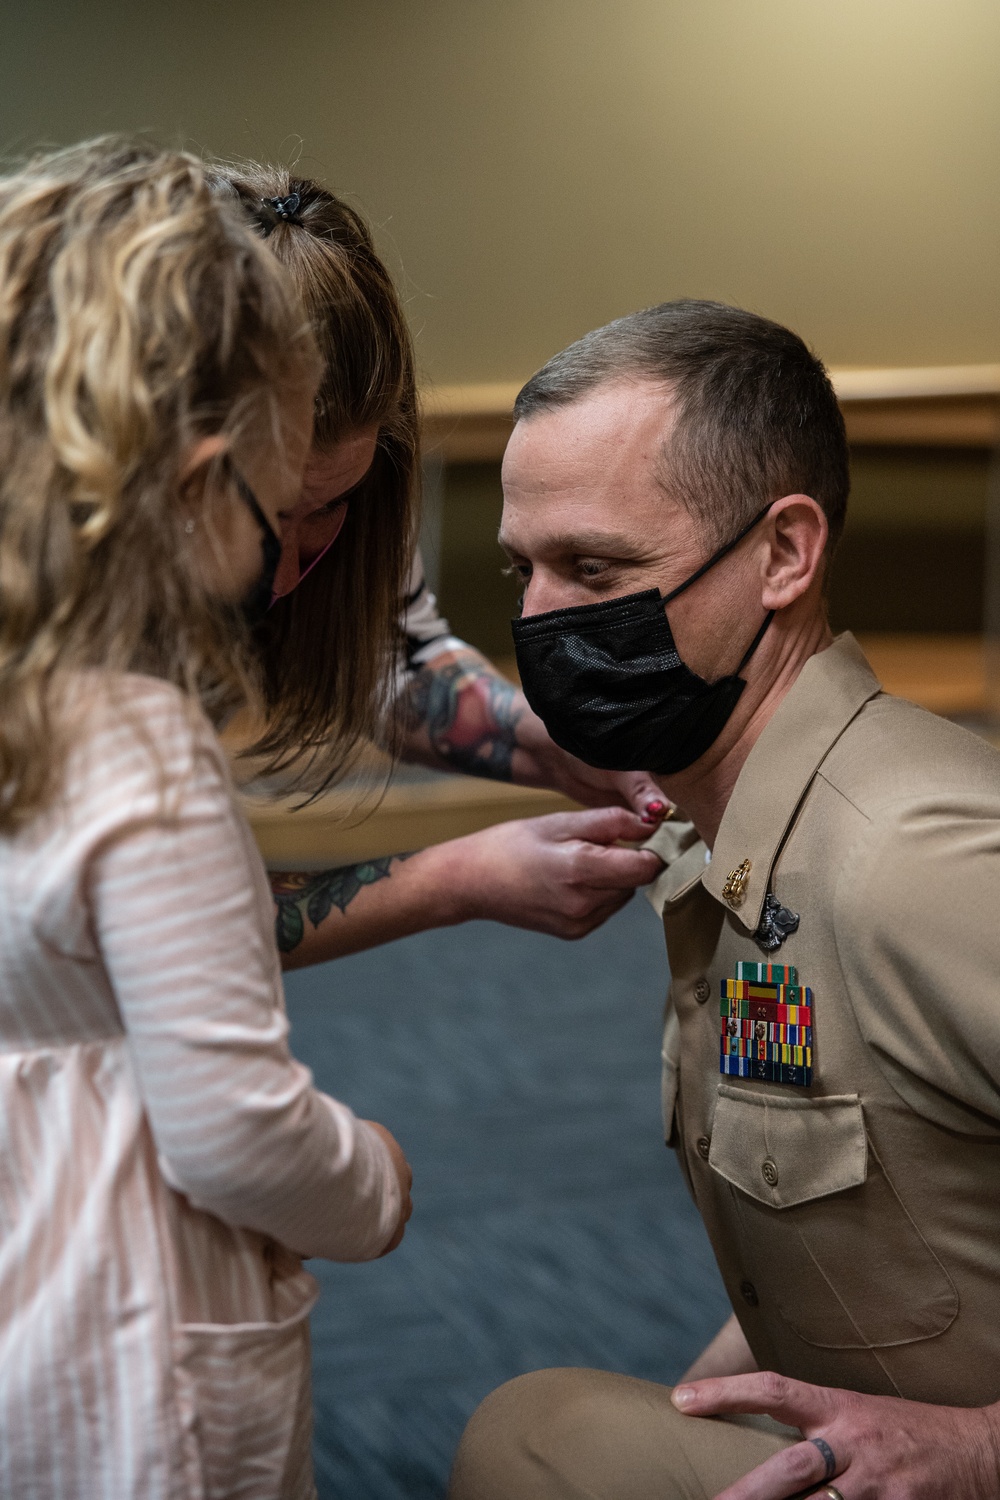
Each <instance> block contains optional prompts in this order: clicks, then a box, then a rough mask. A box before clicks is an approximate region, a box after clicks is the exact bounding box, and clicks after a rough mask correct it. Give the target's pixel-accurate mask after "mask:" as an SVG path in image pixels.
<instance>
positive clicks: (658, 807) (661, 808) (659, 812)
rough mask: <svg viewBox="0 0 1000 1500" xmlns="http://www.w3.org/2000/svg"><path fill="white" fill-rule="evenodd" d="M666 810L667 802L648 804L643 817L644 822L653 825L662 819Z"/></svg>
mask: <svg viewBox="0 0 1000 1500" xmlns="http://www.w3.org/2000/svg"><path fill="white" fill-rule="evenodd" d="M666 810H667V804H666V803H665V802H647V803H646V811H645V814H644V815H643V822H644V823H652V822H653V821H655V820H658V819H660V818H662V817H663V814H664V813H665V812H666Z"/></svg>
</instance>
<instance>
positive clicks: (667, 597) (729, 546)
mask: <svg viewBox="0 0 1000 1500" xmlns="http://www.w3.org/2000/svg"><path fill="white" fill-rule="evenodd" d="M773 504H774V501H773V500H769V501H768V502H767V504H766V505H765V506H764V509H763V510H759V511H758V512H757V514H756V515H755V516H754V518H753V520H752V521H748V522H747V524H746V526H744V528H743V530H742V531H738V532H737V533H736V535H735V536H734V537H733V539H732V541H731V542H727V543H726V545H725V546H724V547H720V548H719V550H718V552H714V553H713V554H712V556H711V557H710V558H709V559H708V562H706V563H702V565H701V567H700V568H699V569H698V571H697V572H696V573H692V574H691V577H690V578H685V580H684V582H683V583H681V584H678V585H677V587H676V588H675V589H671V591H670V593H669V594H664V596H663V603H664V606H666V605H668V604H669V603H670V601H671V599H676V598H677V595H678V594H683V592H684V590H685V589H689V588H690V587H691V585H692V584H693V583H697V582H698V579H699V578H701V577H703V576H704V574H705V573H707V572H708V570H709V568H714V567H715V565H716V563H717V562H721V561H722V559H723V558H724V557H725V556H726V555H727V553H729V552H732V550H733V548H734V547H738V546H739V544H740V542H742V540H743V538H744V537H745V536H749V535H750V533H751V531H753V529H754V527H755V526H756V525H757V522H758V521H762V520H763V519H764V517H765V516H766V515H767V513H768V511H769V510H770V509H771V506H772V505H773ZM773 619H774V610H773V609H769V610H768V612H767V614H766V615H765V616H764V623H763V625H762V626H761V627H760V629H759V630H758V632H757V634H756V635H755V636H754V638H753V640H752V641H751V642H750V645H749V646H748V647H747V649H746V651H745V652H744V655H743V659H742V660H741V662H740V664H739V666H738V667H737V668H736V671H735V672H734V673H733V676H734V677H738V676H739V675H740V673H741V672H742V671H743V668H744V667H745V666H746V664H747V662H748V661H749V660H750V658H751V656H753V654H754V652H755V651H756V649H757V647H758V646H759V645H760V643H761V641H762V640H763V639H764V636H765V634H766V633H767V627H768V626H769V625H770V623H771V621H772V620H773Z"/></svg>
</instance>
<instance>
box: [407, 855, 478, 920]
mask: <svg viewBox="0 0 1000 1500" xmlns="http://www.w3.org/2000/svg"><path fill="white" fill-rule="evenodd" d="M480 841H481V835H480V834H475V833H473V834H466V835H465V836H464V837H462V838H457V839H449V840H448V841H447V842H446V843H443V844H431V845H430V846H429V847H428V848H426V849H423V850H421V852H420V855H419V856H418V858H419V861H420V869H419V874H420V880H419V885H418V888H417V889H418V892H419V899H420V903H421V906H422V908H423V911H422V915H423V918H424V920H425V921H426V925H427V926H428V927H452V926H455V925H457V924H458V923H459V922H469V921H472V920H473V919H475V918H477V917H484V916H487V915H488V912H487V911H486V910H485V903H484V901H483V898H482V880H481V871H482V861H481V859H480V858H479V853H478V843H479V842H480Z"/></svg>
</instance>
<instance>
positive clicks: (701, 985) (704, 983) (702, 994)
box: [694, 979, 712, 1005]
mask: <svg viewBox="0 0 1000 1500" xmlns="http://www.w3.org/2000/svg"><path fill="white" fill-rule="evenodd" d="M711 993H712V986H711V985H710V984H709V982H708V980H707V979H699V980H698V981H697V982H696V983H695V987H694V998H695V999H696V1000H697V1002H698V1004H699V1005H704V1004H705V1002H706V1000H708V998H709V997H710V995H711Z"/></svg>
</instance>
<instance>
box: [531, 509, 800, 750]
mask: <svg viewBox="0 0 1000 1500" xmlns="http://www.w3.org/2000/svg"><path fill="white" fill-rule="evenodd" d="M770 508H771V507H770V506H769V505H768V506H765V507H764V509H763V510H762V511H760V512H759V514H758V515H756V516H754V518H753V520H752V521H751V522H750V524H749V526H744V528H743V530H742V531H741V532H740V533H739V535H738V536H735V537H733V539H732V541H731V542H727V543H726V545H725V546H724V547H720V549H719V551H718V552H716V553H714V554H713V555H712V556H711V557H710V558H709V559H708V562H706V563H704V564H703V565H702V566H701V567H700V568H699V569H698V570H697V572H695V573H692V574H691V577H690V578H686V579H685V580H684V582H683V583H682V584H680V585H679V586H678V587H677V588H675V589H673V590H672V591H671V592H670V593H669V594H667V595H666V596H661V594H660V591H659V589H645V590H644V591H643V592H642V593H639V594H626V595H625V597H624V598H621V599H606V600H604V601H603V602H602V603H600V604H582V605H578V606H577V607H575V608H572V609H554V610H551V611H550V612H549V613H548V614H544V615H531V616H530V617H529V618H528V619H526V620H514V621H513V622H512V629H513V632H514V647H515V650H516V652H517V665H518V670H519V671H520V674H521V686H522V687H523V689H524V696H525V697H526V698H527V700H528V703H529V704H530V705H531V707H532V708H533V709H534V711H535V713H536V714H537V715H538V717H539V718H540V719H541V720H542V723H543V724H544V725H545V727H546V729H547V730H548V732H549V734H550V735H551V737H552V739H553V740H554V741H555V742H556V744H557V745H559V746H560V747H561V748H562V749H563V750H567V751H569V753H570V754H571V755H576V756H578V757H579V759H580V760H582V761H585V762H586V763H587V765H589V766H597V767H599V768H600V769H601V770H604V771H652V772H654V773H656V774H659V775H662V776H672V775H673V774H674V773H675V772H676V771H683V770H685V769H686V768H687V767H688V766H690V765H692V764H693V763H694V762H695V761H696V760H698V758H699V757H700V756H702V755H704V753H705V751H706V750H707V749H708V748H709V746H710V745H712V744H713V743H714V741H715V740H716V739H718V737H719V735H720V734H721V732H722V729H723V726H724V725H725V723H726V721H727V719H728V718H729V716H730V714H731V713H732V711H733V709H734V708H735V707H736V703H737V700H738V699H739V696H740V694H741V693H742V691H743V689H744V688H745V687H746V682H745V681H744V680H743V678H742V677H740V675H739V674H740V673H741V672H742V670H743V668H744V667H745V666H746V664H747V662H748V661H749V660H750V658H751V656H752V655H753V653H754V652H755V651H756V649H757V647H758V646H759V645H760V642H761V640H762V639H763V636H764V632H765V631H766V630H767V627H768V626H769V625H770V623H771V621H772V620H773V618H774V611H773V610H771V611H770V612H769V613H768V615H767V616H766V618H765V620H764V623H763V624H762V625H761V627H760V629H759V630H758V632H757V634H756V635H755V636H754V638H753V640H752V641H751V642H750V645H749V647H748V648H747V650H746V652H745V653H744V655H743V659H742V661H741V662H740V664H739V666H738V667H737V668H736V671H735V672H734V673H733V674H732V675H731V676H729V677H720V678H719V680H718V682H705V680H704V679H703V678H701V677H699V676H698V675H697V673H696V672H692V671H691V669H690V667H686V666H685V665H684V663H683V662H682V661H681V658H680V655H679V654H678V651H677V647H676V646H675V645H674V637H673V632H672V631H671V629H670V622H669V620H668V619H667V616H666V612H665V606H666V605H667V604H669V603H670V602H671V600H673V599H676V598H677V596H678V594H683V592H684V590H685V589H689V588H690V587H691V585H692V584H693V583H695V582H697V580H698V579H699V578H701V577H702V576H703V574H705V573H707V572H708V570H709V568H714V567H715V564H716V563H717V562H719V561H720V560H721V559H722V558H723V557H725V556H726V554H727V553H729V552H731V551H732V550H733V548H734V547H735V546H736V545H737V543H739V542H741V541H742V540H743V538H744V537H745V536H746V535H747V534H748V532H750V531H752V530H753V528H754V527H755V526H756V525H757V522H758V521H760V520H762V518H763V517H764V516H765V515H766V514H767V512H768V511H769V510H770Z"/></svg>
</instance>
